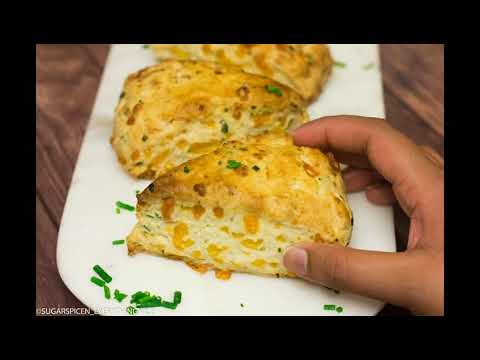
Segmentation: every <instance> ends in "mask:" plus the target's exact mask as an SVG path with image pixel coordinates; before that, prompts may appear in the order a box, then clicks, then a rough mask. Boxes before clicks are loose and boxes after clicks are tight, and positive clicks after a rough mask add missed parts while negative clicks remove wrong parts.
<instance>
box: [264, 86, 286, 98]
mask: <svg viewBox="0 0 480 360" xmlns="http://www.w3.org/2000/svg"><path fill="white" fill-rule="evenodd" d="M265 89H266V90H267V91H268V92H269V93H272V94H275V95H277V96H282V95H283V93H282V90H280V88H278V87H276V86H273V85H265Z"/></svg>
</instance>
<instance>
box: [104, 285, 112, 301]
mask: <svg viewBox="0 0 480 360" xmlns="http://www.w3.org/2000/svg"><path fill="white" fill-rule="evenodd" d="M103 295H105V299H110V298H111V296H110V288H109V287H108V286H107V285H104V286H103Z"/></svg>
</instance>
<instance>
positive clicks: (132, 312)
mask: <svg viewBox="0 0 480 360" xmlns="http://www.w3.org/2000/svg"><path fill="white" fill-rule="evenodd" d="M137 311H138V310H137V309H135V308H134V307H133V306H129V307H127V313H128V314H129V315H135V314H136V313H137Z"/></svg>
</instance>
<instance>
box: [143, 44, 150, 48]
mask: <svg viewBox="0 0 480 360" xmlns="http://www.w3.org/2000/svg"><path fill="white" fill-rule="evenodd" d="M149 47H150V45H148V44H145V45H143V46H142V48H144V49H148V48H149Z"/></svg>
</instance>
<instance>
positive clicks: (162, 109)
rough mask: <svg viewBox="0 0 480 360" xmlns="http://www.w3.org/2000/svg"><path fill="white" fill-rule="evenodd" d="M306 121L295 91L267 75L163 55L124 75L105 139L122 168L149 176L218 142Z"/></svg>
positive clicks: (138, 174) (300, 101)
mask: <svg viewBox="0 0 480 360" xmlns="http://www.w3.org/2000/svg"><path fill="white" fill-rule="evenodd" d="M272 89H273V90H272ZM272 91H273V92H272ZM308 120H309V117H308V114H307V112H306V110H305V108H304V101H303V100H302V98H301V96H300V95H298V94H297V93H296V92H295V91H293V90H291V89H290V88H288V87H286V86H284V85H281V84H279V83H277V82H275V81H273V80H271V79H268V78H266V77H263V76H259V75H252V74H248V73H246V72H244V71H242V70H241V69H240V68H239V67H237V66H232V65H224V64H216V63H208V62H197V61H188V60H185V61H179V60H166V61H164V62H162V63H161V64H158V65H155V66H151V67H148V68H145V69H143V70H141V71H138V72H136V73H134V74H131V75H130V76H128V78H127V79H126V81H125V83H124V88H123V92H122V94H121V96H120V100H119V103H118V106H117V108H116V111H115V125H114V129H113V135H112V138H111V143H112V146H113V148H114V150H115V152H116V154H117V158H118V160H119V162H120V164H121V165H122V166H123V167H124V168H125V169H126V170H127V171H128V172H129V173H130V174H132V175H133V176H136V177H140V178H149V179H154V178H155V177H157V176H158V175H160V174H161V173H163V172H165V171H166V170H168V169H171V168H173V167H175V166H177V165H179V164H181V163H183V162H185V161H187V160H190V159H193V158H195V157H197V156H200V155H203V154H205V153H207V152H209V151H212V150H214V149H215V148H216V147H217V146H218V145H219V144H220V143H221V142H222V141H225V140H230V139H231V140H235V139H242V138H244V137H246V136H248V135H255V134H259V133H261V132H263V131H265V130H274V129H282V130H286V129H287V128H289V126H296V125H299V124H302V123H304V122H306V121H308Z"/></svg>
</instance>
